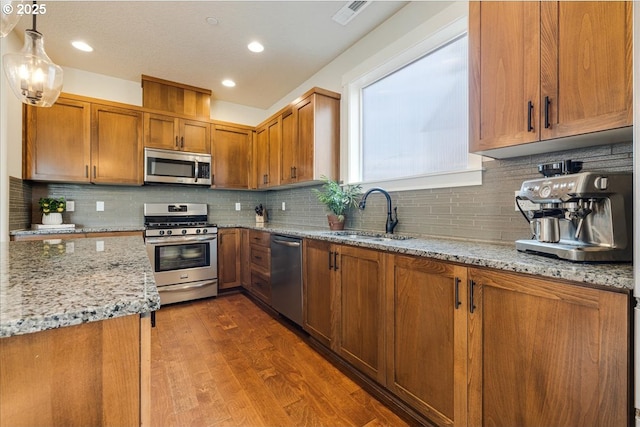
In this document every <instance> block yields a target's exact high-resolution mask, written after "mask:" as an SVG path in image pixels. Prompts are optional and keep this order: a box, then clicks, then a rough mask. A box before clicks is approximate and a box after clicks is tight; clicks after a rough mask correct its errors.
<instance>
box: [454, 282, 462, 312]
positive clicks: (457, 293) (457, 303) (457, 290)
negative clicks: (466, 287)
mask: <svg viewBox="0 0 640 427" xmlns="http://www.w3.org/2000/svg"><path fill="white" fill-rule="evenodd" d="M454 283H455V301H454V304H455V307H456V310H457V309H458V308H459V307H460V304H462V303H461V302H460V278H459V277H456V278H455V280H454Z"/></svg>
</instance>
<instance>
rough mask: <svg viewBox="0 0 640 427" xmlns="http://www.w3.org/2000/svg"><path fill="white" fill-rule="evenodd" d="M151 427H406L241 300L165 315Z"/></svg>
mask: <svg viewBox="0 0 640 427" xmlns="http://www.w3.org/2000/svg"><path fill="white" fill-rule="evenodd" d="M151 340H152V341H151V346H152V360H151V408H152V425H153V426H181V427H183V426H243V427H244V426H332V427H333V426H336V427H337V426H368V427H369V426H407V425H408V424H407V423H406V422H405V421H404V420H402V419H401V418H399V417H398V416H396V415H395V414H394V413H393V412H391V411H390V410H389V409H387V408H386V407H385V406H383V405H382V404H381V403H380V402H379V401H378V400H376V399H375V398H373V397H372V396H371V395H370V394H368V393H367V392H365V391H364V390H363V389H362V388H360V387H359V386H358V385H357V384H356V383H355V382H353V381H352V380H351V379H349V378H348V377H346V376H345V375H344V374H343V373H342V372H340V371H339V370H338V369H336V368H335V367H334V366H333V365H331V364H330V363H329V362H328V361H326V360H325V359H324V358H323V357H322V356H321V355H319V354H318V353H317V352H315V351H314V350H313V349H312V348H311V347H309V346H308V345H307V344H306V343H305V342H304V340H302V339H301V338H300V337H299V336H298V335H296V333H294V332H293V331H291V330H290V329H288V328H287V327H286V326H284V325H282V324H280V323H279V322H278V321H277V320H275V319H273V318H272V317H271V316H270V315H269V314H267V313H265V312H264V311H263V310H262V309H260V308H259V307H258V306H256V305H255V304H254V303H253V302H252V301H251V300H250V299H249V298H247V297H246V296H245V295H243V294H231V295H225V296H219V297H217V298H215V299H206V300H200V301H194V302H189V303H183V304H175V305H170V306H166V307H162V308H161V309H160V310H159V311H158V312H157V314H156V327H155V328H153V330H152V335H151Z"/></svg>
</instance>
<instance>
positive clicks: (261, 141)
mask: <svg viewBox="0 0 640 427" xmlns="http://www.w3.org/2000/svg"><path fill="white" fill-rule="evenodd" d="M281 135H282V122H281V121H280V116H278V117H276V118H275V119H273V120H271V121H270V122H268V123H266V124H264V125H262V126H260V127H259V128H258V129H257V130H256V144H255V147H254V157H255V159H256V163H255V175H256V181H257V188H268V187H273V186H276V185H279V184H280V173H279V171H280V140H281Z"/></svg>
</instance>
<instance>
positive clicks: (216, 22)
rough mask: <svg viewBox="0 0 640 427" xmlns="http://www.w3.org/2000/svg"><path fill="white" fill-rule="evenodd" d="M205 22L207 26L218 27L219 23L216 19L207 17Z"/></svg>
mask: <svg viewBox="0 0 640 427" xmlns="http://www.w3.org/2000/svg"><path fill="white" fill-rule="evenodd" d="M206 21H207V24H209V25H218V23H219V21H218V20H217V19H216V18H214V17H213V16H210V17H208V18H207V19H206Z"/></svg>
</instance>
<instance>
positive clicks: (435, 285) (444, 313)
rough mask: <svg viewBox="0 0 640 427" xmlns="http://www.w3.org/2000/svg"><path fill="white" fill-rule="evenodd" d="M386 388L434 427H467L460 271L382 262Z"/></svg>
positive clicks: (425, 263) (410, 260)
mask: <svg viewBox="0 0 640 427" xmlns="http://www.w3.org/2000/svg"><path fill="white" fill-rule="evenodd" d="M386 274H387V283H386V286H387V313H389V315H388V318H387V322H388V324H387V325H388V326H387V386H388V387H389V389H391V390H392V391H393V392H394V393H396V394H397V395H398V396H400V397H401V398H402V399H403V400H405V401H406V402H408V403H409V404H411V405H412V406H413V407H414V408H416V409H418V410H419V411H420V412H421V413H422V414H423V415H425V416H426V417H429V418H430V419H432V420H434V421H436V422H437V423H438V424H439V425H456V426H457V425H466V417H467V410H466V405H467V388H466V379H467V304H466V301H467V298H466V297H467V292H466V283H467V281H466V276H467V269H466V268H465V267H461V266H456V265H454V264H448V263H444V262H440V261H436V260H432V259H428V258H418V257H409V256H400V255H395V256H389V257H388V258H387V268H386Z"/></svg>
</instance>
